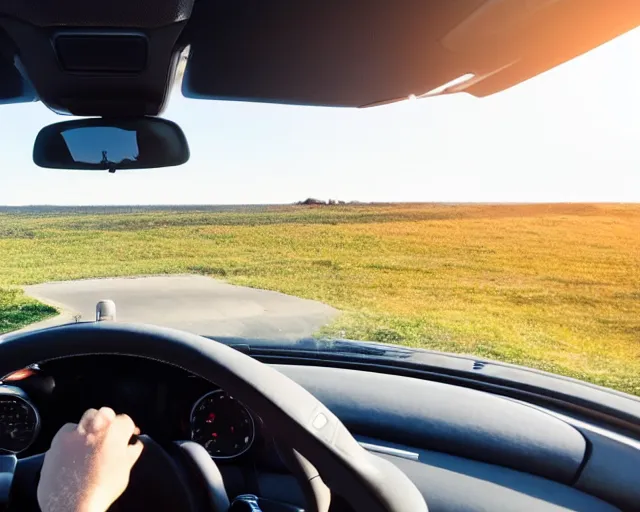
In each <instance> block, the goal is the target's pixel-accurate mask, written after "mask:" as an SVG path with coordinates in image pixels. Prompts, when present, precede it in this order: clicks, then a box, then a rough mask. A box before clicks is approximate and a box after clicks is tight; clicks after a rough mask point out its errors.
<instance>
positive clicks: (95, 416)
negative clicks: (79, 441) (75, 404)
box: [81, 407, 116, 434]
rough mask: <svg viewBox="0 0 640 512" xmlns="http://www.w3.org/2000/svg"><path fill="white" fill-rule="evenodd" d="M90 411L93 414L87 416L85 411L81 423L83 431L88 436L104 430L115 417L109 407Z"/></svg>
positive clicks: (87, 413)
mask: <svg viewBox="0 0 640 512" xmlns="http://www.w3.org/2000/svg"><path fill="white" fill-rule="evenodd" d="M90 411H95V412H92V413H91V414H89V411H87V412H86V413H85V415H84V416H83V420H84V422H83V423H82V426H83V427H84V430H85V431H86V432H87V433H88V434H95V433H98V432H101V431H103V430H105V429H106V428H107V427H108V426H109V424H110V423H111V422H112V421H113V420H114V419H115V417H116V413H115V412H114V410H113V409H111V408H110V407H101V408H100V410H98V411H96V410H95V409H90ZM81 421H82V420H81Z"/></svg>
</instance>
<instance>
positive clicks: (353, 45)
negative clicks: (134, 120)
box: [0, 0, 640, 116]
mask: <svg viewBox="0 0 640 512" xmlns="http://www.w3.org/2000/svg"><path fill="white" fill-rule="evenodd" d="M638 25H640V2H638V1H637V0H611V1H609V2H603V1H600V0H430V1H429V0H396V1H394V2H389V1H386V0H350V1H348V2H346V1H344V0H305V1H304V2H296V1H293V0H110V1H108V2H106V1H103V2H87V1H86V0H59V1H57V2H51V1H50V0H34V1H30V2H24V1H23V0H7V1H4V2H2V3H1V4H0V77H1V78H0V103H19V102H25V101H34V100H40V101H42V102H44V103H45V104H46V105H47V106H48V107H49V108H51V109H53V110H54V111H56V112H59V113H64V114H74V115H89V116H131V115H151V116H154V115H158V114H160V113H161V112H162V110H163V108H164V106H165V104H166V102H167V99H168V96H169V92H170V90H171V87H172V83H173V81H174V78H175V75H176V69H177V67H178V63H179V61H180V58H181V56H183V57H184V56H185V55H187V53H186V52H187V51H188V60H187V61H186V69H185V71H184V79H183V81H182V92H183V94H184V95H185V96H187V97H189V98H194V99H218V100H232V101H260V102H275V103H285V104H300V105H324V106H340V107H367V106H375V105H380V104H385V103H389V102H393V101H398V100H402V99H406V98H407V97H411V96H416V97H421V96H425V95H433V94H447V93H450V92H459V91H465V92H468V93H470V94H472V95H475V96H487V95H490V94H494V93H496V92H499V91H502V90H504V89H506V88H509V87H511V86H513V85H515V84H518V83H520V82H522V81H524V80H527V79H529V78H531V77H533V76H535V75H537V74H539V73H541V72H544V71H546V70H548V69H550V68H552V67H555V66H557V65H559V64H561V63H563V62H565V61H567V60H570V59H572V58H574V57H576V56H578V55H580V54H582V53H584V52H586V51H588V50H590V49H592V48H594V47H596V46H598V45H600V44H602V43H604V42H606V41H608V40H610V39H613V38H614V37H616V36H618V35H620V34H622V33H624V32H626V31H629V30H631V29H633V28H635V27H636V26H638ZM576 87H579V84H576Z"/></svg>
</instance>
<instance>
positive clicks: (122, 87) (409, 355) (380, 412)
mask: <svg viewBox="0 0 640 512" xmlns="http://www.w3.org/2000/svg"><path fill="white" fill-rule="evenodd" d="M639 25H640V2H638V1H637V0H612V1H609V2H604V1H601V0H527V1H524V0H522V1H520V0H447V1H445V0H423V1H416V0H402V1H399V2H393V3H389V2H381V1H377V0H373V1H368V2H364V1H363V0H350V1H336V0H324V1H322V2H320V1H318V0H307V1H306V2H291V1H288V0H269V1H259V0H234V1H233V2H231V1H229V0H154V1H150V0H110V1H109V2H86V1H81V0H59V1H57V2H47V1H45V0H34V1H31V2H24V1H19V0H4V1H0V103H4V104H10V103H22V102H32V101H41V102H42V103H43V104H44V105H46V107H48V108H49V109H51V110H53V111H55V112H56V113H59V114H64V115H73V116H88V117H91V118H92V119H88V120H82V121H78V120H74V121H69V122H66V123H59V125H52V126H50V127H47V128H45V129H44V130H43V132H41V135H39V137H38V139H37V140H36V145H35V148H34V160H35V162H36V163H37V164H39V165H42V166H45V167H56V166H58V167H60V166H63V163H64V162H66V161H69V162H70V161H71V160H70V158H72V159H73V160H74V161H75V162H76V163H77V162H78V159H77V158H76V156H75V155H73V154H71V155H70V154H69V152H67V151H66V150H67V149H69V147H70V146H69V145H68V146H69V147H67V148H65V147H64V144H62V145H61V144H60V141H61V140H62V139H64V140H65V141H67V142H68V140H67V139H66V138H65V137H64V134H65V132H66V131H70V130H73V129H96V130H104V129H105V127H106V128H113V127H116V128H122V129H126V130H133V131H137V132H138V135H137V142H138V149H139V154H135V155H133V156H131V155H125V154H123V155H120V157H119V160H118V161H116V157H113V156H110V155H108V154H107V152H106V151H102V152H101V154H100V152H98V155H97V156H96V159H95V160H92V161H93V162H94V163H92V164H91V165H93V166H94V167H95V168H99V169H105V170H109V171H110V172H115V170H116V169H121V168H122V169H124V168H133V167H135V166H136V165H138V164H139V165H140V166H142V165H143V164H144V166H145V167H154V166H163V165H178V164H180V163H184V161H186V159H188V157H189V154H188V148H187V146H186V144H187V143H186V139H185V138H184V135H183V134H182V133H181V131H180V129H179V127H177V125H174V124H172V123H170V122H168V121H165V120H162V119H160V118H159V117H157V116H160V115H161V114H162V112H163V109H164V108H165V106H166V104H167V102H168V101H169V99H170V95H171V91H172V90H173V89H174V88H175V83H176V77H177V76H178V75H179V74H180V73H182V71H179V68H180V66H181V65H183V63H184V65H185V68H184V76H183V77H182V79H181V92H182V94H183V95H184V96H185V97H187V98H191V99H193V100H194V101H203V100H224V101H252V102H271V103H284V104H292V105H308V106H331V107H343V108H348V107H353V108H365V107H367V108H368V107H376V106H380V105H384V104H386V103H390V102H395V101H401V100H406V99H408V98H414V97H415V98H422V97H428V96H433V95H441V94H450V93H459V92H464V93H468V94H471V95H473V96H477V97H484V96H488V95H491V94H496V93H500V92H501V91H503V90H505V89H507V88H509V87H512V86H514V85H516V84H519V83H521V82H523V81H525V80H528V79H530V78H532V77H534V76H536V75H538V74H540V73H542V72H545V71H547V70H549V69H551V68H553V67H555V66H557V65H560V64H562V63H564V62H566V61H568V60H570V59H573V58H575V57H577V56H578V55H580V54H583V53H585V52H587V51H589V50H591V49H593V48H594V47H596V46H599V45H601V44H603V43H605V42H606V41H609V40H611V39H613V38H615V37H617V36H619V35H620V34H622V33H624V32H627V31H629V30H631V29H633V28H635V27H637V26H639ZM212 122H215V120H212ZM73 123H75V124H73ZM138 126H144V127H145V128H144V130H143V129H142V128H136V127H138ZM132 127H133V128H132ZM105 136H107V135H105ZM143 136H144V137H146V139H144V140H145V142H143V138H144V137H143ZM61 137H62V138H61ZM56 141H57V142H56ZM163 145H166V147H165V146H163ZM161 146H162V147H163V150H159V149H158V150H157V153H155V154H153V155H152V153H154V152H155V151H156V149H155V148H157V147H161ZM145 147H146V148H148V149H147V150H144V149H143V148H145ZM71 153H73V151H71ZM92 158H93V157H92ZM154 158H155V160H154ZM145 159H146V160H145ZM70 165H71V164H70ZM94 167H92V168H94ZM249 345H251V347H252V348H251V349H250V350H248V349H247V346H249ZM0 376H4V377H2V379H1V380H2V383H1V385H0V510H15V511H31V510H33V511H35V510H39V508H38V504H37V500H36V488H37V485H38V479H39V474H40V469H41V467H42V463H43V457H44V452H45V451H46V450H47V449H48V447H49V446H50V444H51V440H52V438H53V436H54V434H55V433H56V431H57V430H58V429H59V428H60V427H61V426H62V425H64V424H65V423H68V422H74V421H77V420H78V417H79V416H80V415H81V413H82V411H83V410H85V409H87V408H89V407H96V406H100V405H109V406H111V407H113V408H114V409H116V410H118V411H119V412H124V413H126V414H129V415H130V416H131V417H132V418H134V420H135V421H136V424H138V425H139V426H140V429H141V431H142V435H141V436H140V439H141V440H142V441H143V443H144V445H145V450H144V452H143V455H142V457H141V458H140V461H139V463H138V464H137V465H136V466H135V467H134V470H133V472H132V475H131V481H130V485H129V487H128V488H127V490H126V492H125V493H124V494H123V495H122V496H121V498H120V499H119V500H118V501H117V502H116V503H115V504H114V505H113V507H112V509H111V510H114V511H120V510H122V511H133V510H185V511H216V512H226V511H227V510H254V511H255V510H258V511H259V510H263V511H265V512H268V511H272V512H278V511H282V512H288V511H291V512H294V511H301V510H304V511H312V512H326V511H328V510H332V511H351V510H363V511H365V510H366V511H380V512H382V511H384V512H400V511H407V512H409V511H411V512H417V511H427V510H430V511H432V512H433V511H435V512H440V511H442V512H460V511H528V510H540V511H560V510H581V511H614V510H624V511H627V510H629V511H632V510H640V479H639V477H638V468H640V401H639V400H638V399H637V398H635V397H632V396H629V395H626V394H623V393H619V392H616V391H613V390H609V389H604V388H600V387H597V386H595V385H591V384H586V383H583V382H580V381H577V380H573V379H569V378H565V377H560V376H555V375H551V374H547V373H544V372H541V371H537V370H531V369H526V368H520V367H517V366H512V365H508V364H502V363H491V362H486V361H480V360H476V359H474V358H472V357H465V356H453V355H447V354H440V353H437V352H428V351H423V352H422V353H419V354H415V353H413V352H408V351H405V350H403V349H402V347H390V346H385V345H366V344H363V345H362V347H361V348H360V349H358V350H353V349H350V350H347V349H346V348H345V350H344V351H340V350H337V351H332V352H331V353H325V352H323V351H322V350H320V349H319V348H318V346H316V345H315V344H314V343H313V342H312V341H308V342H301V343H299V344H298V345H295V346H286V347H285V346H282V347H278V346H265V347H262V348H260V347H258V348H255V347H254V345H252V344H251V343H249V341H248V340H236V339H234V340H223V339H217V340H211V339H208V338H206V337H202V336H198V335H195V334H190V333H186V332H180V331H175V330H171V329H164V328H160V327H152V326H145V325H137V324H124V323H118V322H112V321H109V320H108V319H101V321H96V322H82V323H75V324H69V325H65V326H60V327H53V328H49V329H43V330H38V331H33V332H27V333H18V334H10V335H6V336H3V337H2V338H0ZM214 424H215V427H214V426H213V425H214Z"/></svg>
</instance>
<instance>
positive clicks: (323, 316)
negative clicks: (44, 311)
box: [25, 275, 338, 340]
mask: <svg viewBox="0 0 640 512" xmlns="http://www.w3.org/2000/svg"><path fill="white" fill-rule="evenodd" d="M25 293H26V294H27V295H28V296H30V297H33V298H35V299H37V300H39V301H41V302H45V303H47V304H51V305H52V306H55V307H57V308H59V309H60V310H61V311H62V314H61V315H59V316H57V317H55V318H53V319H50V320H45V321H44V322H40V323H39V324H35V325H32V326H29V327H28V328H27V329H34V328H42V327H48V326H51V325H58V324H63V323H67V322H72V321H74V317H79V318H80V320H82V321H88V320H89V321H90V320H95V306H96V303H97V302H98V301H100V300H104V299H111V300H113V301H115V303H116V309H117V320H118V321H122V322H142V323H149V324H156V325H162V326H165V327H173V328H175V329H181V330H185V331H190V332H195V333H198V334H203V335H207V336H221V337H222V336H225V337H242V338H263V339H277V340H297V339H300V338H304V337H308V336H311V335H312V334H313V333H314V332H316V331H317V330H318V329H319V328H320V327H322V326H323V325H326V324H327V323H329V322H330V321H331V320H332V319H333V318H335V317H336V316H337V315H338V311H337V310H335V309H334V308H332V307H330V306H327V305H326V304H322V303H320V302H315V301H311V300H306V299H299V298H297V297H292V296H290V295H284V294H282V293H277V292H271V291H266V290H257V289H254V288H246V287H243V286H233V285H230V284H227V283H223V282H221V281H216V280H215V279H211V278H208V277H204V276H195V275H178V276H152V277H135V278H114V279H87V280H80V281H61V282H54V283H44V284H38V285H33V286H27V287H25Z"/></svg>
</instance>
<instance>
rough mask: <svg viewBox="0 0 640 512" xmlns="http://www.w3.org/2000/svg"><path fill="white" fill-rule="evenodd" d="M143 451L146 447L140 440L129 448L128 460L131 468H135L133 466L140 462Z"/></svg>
mask: <svg viewBox="0 0 640 512" xmlns="http://www.w3.org/2000/svg"><path fill="white" fill-rule="evenodd" d="M143 449H144V445H143V444H142V442H141V441H140V440H138V441H136V442H135V443H134V444H130V445H129V446H127V458H128V459H129V463H130V464H131V467H133V465H134V464H135V463H136V462H137V461H138V459H139V458H140V455H141V454H142V450H143Z"/></svg>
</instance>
